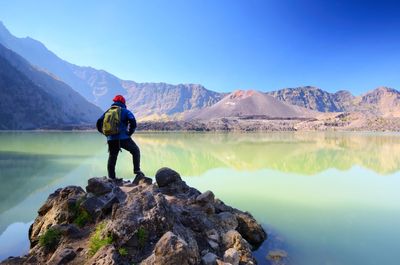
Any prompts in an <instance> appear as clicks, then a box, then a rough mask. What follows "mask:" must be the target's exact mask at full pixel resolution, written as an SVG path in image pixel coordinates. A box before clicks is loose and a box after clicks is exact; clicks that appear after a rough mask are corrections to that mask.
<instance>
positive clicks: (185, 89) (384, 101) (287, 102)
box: [0, 22, 400, 128]
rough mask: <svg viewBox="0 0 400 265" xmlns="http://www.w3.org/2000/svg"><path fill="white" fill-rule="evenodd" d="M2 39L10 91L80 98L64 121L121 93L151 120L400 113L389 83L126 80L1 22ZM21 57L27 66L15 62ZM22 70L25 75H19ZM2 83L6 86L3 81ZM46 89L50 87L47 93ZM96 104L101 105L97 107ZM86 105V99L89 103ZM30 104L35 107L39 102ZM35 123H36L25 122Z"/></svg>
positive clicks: (4, 74)
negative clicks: (232, 85)
mask: <svg viewBox="0 0 400 265" xmlns="http://www.w3.org/2000/svg"><path fill="white" fill-rule="evenodd" d="M0 44H1V45H3V46H4V47H3V46H2V48H1V49H2V50H3V55H4V54H10V52H11V51H13V52H14V53H13V54H15V55H13V56H9V57H8V58H6V59H5V58H3V59H2V65H3V68H4V69H2V78H3V79H4V80H0V82H2V84H3V83H5V80H6V79H5V78H6V77H7V78H8V79H7V80H8V81H7V82H8V88H7V89H8V90H7V91H10V87H11V86H13V85H15V86H19V89H20V91H30V92H29V93H34V91H39V92H38V95H41V98H42V99H43V101H44V102H48V101H49V104H48V105H49V106H50V105H52V104H54V102H57V103H55V104H56V105H55V106H64V105H63V104H67V103H63V104H61V105H60V104H59V102H63V101H68V100H66V94H65V93H66V92H65V91H67V90H68V91H69V92H68V93H69V94H68V93H67V94H68V95H69V97H70V98H73V99H74V100H72V102H75V101H76V102H80V103H79V104H75V105H73V104H72V105H71V104H70V105H68V104H67V105H68V107H66V106H67V105H65V107H64V110H63V112H65V117H64V118H57V119H56V118H54V120H53V122H52V123H53V124H55V123H57V122H56V121H58V123H59V124H63V123H66V122H67V123H82V122H89V121H90V122H92V121H93V120H94V119H95V117H97V115H99V113H101V110H100V109H99V108H101V109H102V110H103V111H104V110H106V109H107V108H108V107H109V105H110V104H111V103H112V101H111V99H112V98H113V97H114V95H116V94H122V95H124V96H125V97H126V99H127V106H128V108H130V109H131V110H132V111H133V112H134V114H135V115H136V117H137V118H138V119H139V120H150V121H154V120H171V119H175V120H176V119H183V120H194V119H198V120H210V119H213V118H225V117H264V118H268V119H270V118H272V119H278V118H284V119H287V118H290V119H292V118H299V119H303V118H307V117H308V118H310V117H317V116H318V117H323V116H321V115H320V114H321V113H331V112H352V113H362V114H363V115H367V116H378V117H384V118H397V117H400V93H399V92H398V91H397V90H395V89H392V88H387V87H379V88H376V89H374V90H372V91H370V92H368V93H366V94H364V95H361V96H354V95H352V94H351V93H350V92H349V91H346V90H341V91H338V92H335V93H330V92H327V91H324V90H322V89H320V88H317V87H312V86H304V87H296V88H284V89H280V90H277V91H272V92H259V91H255V90H248V91H242V90H237V91H234V92H232V93H219V92H214V91H211V90H208V89H206V88H205V87H203V86H202V85H199V84H178V85H173V84H167V83H152V82H148V83H138V82H135V81H131V80H122V79H120V78H118V77H116V76H115V75H113V74H110V73H108V72H106V71H104V70H98V69H95V68H92V67H83V66H78V65H74V64H72V63H69V62H67V61H65V60H63V59H61V58H60V57H58V56H57V55H56V54H54V53H53V52H51V51H50V50H48V49H47V48H46V47H45V46H44V45H43V44H42V43H41V42H39V41H37V40H34V39H32V38H29V37H26V38H18V37H15V36H13V35H12V34H11V33H10V32H9V31H8V30H7V28H6V27H5V26H4V25H3V24H2V23H1V22H0ZM5 51H7V52H5ZM17 54H18V55H17ZM3 57H4V56H3ZM22 61H23V63H22V64H23V65H24V67H22V68H23V69H22V68H21V67H20V68H18V67H16V65H18V64H20V62H22ZM18 62H19V63H18ZM11 68H13V69H14V70H16V71H17V72H15V71H14V70H11ZM7 69H8V70H7ZM28 69H30V70H28ZM13 71H14V72H13ZM19 75H23V76H24V77H19ZM38 76H40V78H38ZM44 76H45V77H46V78H44ZM24 78H25V79H24ZM17 79H18V80H17ZM44 79H45V80H44ZM12 80H14V81H15V84H14V83H13V81H12ZM22 80H25V81H26V82H28V81H31V82H32V83H33V84H31V85H29V88H25V87H27V86H28V85H27V83H26V82H25V81H24V82H25V83H24V82H22ZM21 82H22V83H24V84H22V83H21ZM41 82H42V83H45V85H42V83H41ZM50 87H51V88H52V90H50ZM59 87H62V88H63V89H59ZM1 89H2V91H6V90H5V89H6V88H4V87H1ZM71 90H75V91H76V93H75V92H74V93H75V94H74V93H72V92H71ZM43 91H44V92H46V93H47V94H46V95H47V97H46V96H45V95H44V94H43V93H44V92H43ZM61 91H64V92H61ZM27 93H28V92H27ZM3 94H4V93H3ZM42 94H43V95H42ZM35 97H38V96H35ZM35 97H33V98H35ZM82 97H83V98H84V99H86V100H84V99H82ZM50 101H51V103H50ZM2 102H3V103H4V102H5V101H4V100H2ZM3 103H2V104H3ZM93 104H94V105H97V106H98V107H99V108H96V107H94V106H93ZM82 105H86V106H87V109H85V108H84V107H83V106H82ZM72 106H74V107H77V108H78V109H79V108H80V112H81V113H86V112H87V111H89V112H88V113H90V114H86V115H87V117H86V116H85V115H82V119H80V120H79V119H78V120H77V119H76V117H77V116H76V115H75V114H72V113H73V111H72V109H73V108H74V107H72ZM78 106H79V107H78ZM31 108H32V110H33V111H32V112H33V113H34V112H35V111H36V110H35V106H31ZM3 109H4V111H3ZM6 109H7V107H6V106H2V108H1V109H0V110H1V114H2V115H3V114H5V113H7V110H6ZM55 112H56V111H55ZM50 113H54V111H51V112H50ZM67 117H69V118H67ZM74 119H75V120H74ZM1 120H3V118H1ZM46 124H51V122H50V121H48V122H46ZM35 126H36V125H35V124H31V125H29V126H27V127H26V128H34V127H35ZM41 126H43V125H41ZM24 128H25V127H24Z"/></svg>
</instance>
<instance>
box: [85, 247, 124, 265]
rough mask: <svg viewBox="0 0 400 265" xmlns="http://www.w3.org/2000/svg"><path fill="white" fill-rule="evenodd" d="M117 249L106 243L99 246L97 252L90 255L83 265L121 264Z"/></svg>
mask: <svg viewBox="0 0 400 265" xmlns="http://www.w3.org/2000/svg"><path fill="white" fill-rule="evenodd" d="M122 264H126V263H123V262H121V259H120V257H119V254H118V251H117V250H116V249H115V247H114V246H113V245H106V246H104V247H102V248H100V249H99V250H98V251H97V253H96V254H95V255H94V256H93V257H91V258H90V259H89V260H88V261H87V262H85V265H122Z"/></svg>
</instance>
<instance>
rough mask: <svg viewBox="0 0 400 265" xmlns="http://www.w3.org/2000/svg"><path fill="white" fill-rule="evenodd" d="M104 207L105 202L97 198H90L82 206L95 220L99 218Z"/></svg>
mask: <svg viewBox="0 0 400 265" xmlns="http://www.w3.org/2000/svg"><path fill="white" fill-rule="evenodd" d="M103 206H104V202H103V201H102V200H100V199H99V198H97V197H89V198H87V199H85V200H84V201H83V202H82V203H81V205H80V207H81V208H82V209H84V210H86V211H87V212H88V213H89V215H90V216H91V217H92V218H93V219H96V218H97V216H98V215H99V214H100V212H101V209H102V207H103Z"/></svg>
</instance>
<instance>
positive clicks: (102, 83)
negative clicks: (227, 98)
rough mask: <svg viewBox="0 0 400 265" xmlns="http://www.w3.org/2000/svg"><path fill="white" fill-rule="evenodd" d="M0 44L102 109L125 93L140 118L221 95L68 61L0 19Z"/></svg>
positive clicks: (194, 105) (203, 104)
mask: <svg viewBox="0 0 400 265" xmlns="http://www.w3.org/2000/svg"><path fill="white" fill-rule="evenodd" d="M0 44H3V45H4V46H6V47H7V48H9V49H11V50H13V51H15V52H16V53H18V54H20V55H21V56H22V57H24V58H26V59H27V60H28V61H29V62H30V63H31V64H33V65H36V66H38V67H39V68H42V69H45V70H46V71H48V72H50V73H52V74H54V75H55V76H57V77H58V78H59V79H61V80H63V81H64V82H65V83H67V84H68V85H69V86H71V87H72V88H73V89H75V90H76V91H77V92H79V93H80V94H81V95H82V96H84V97H85V98H86V99H87V100H88V101H90V102H92V103H94V104H96V105H98V106H100V107H101V108H102V109H103V110H105V109H107V108H108V107H109V106H110V104H111V103H112V101H111V99H112V98H113V97H114V96H115V95H116V94H122V95H124V96H127V97H128V99H129V100H128V104H129V107H131V108H132V109H133V111H134V112H136V113H135V114H136V116H137V117H138V118H139V119H142V118H146V117H147V118H152V117H153V118H154V117H162V116H163V115H169V114H173V113H177V112H179V111H184V110H187V109H192V108H193V109H197V108H202V107H206V106H210V105H211V104H213V103H215V102H217V101H218V100H219V99H221V97H222V95H221V94H220V93H217V92H212V91H209V90H206V89H205V88H204V87H202V86H200V85H194V84H179V85H171V84H165V83H136V82H134V81H124V80H121V79H119V78H118V77H116V76H114V75H112V74H110V73H108V72H106V71H104V70H97V69H94V68H92V67H82V66H77V65H74V64H71V63H69V62H67V61H65V60H62V59H61V58H59V57H58V56H57V55H55V54H54V53H53V52H51V51H49V50H48V49H47V48H46V47H45V46H44V45H43V44H42V43H41V42H39V41H37V40H34V39H32V38H29V37H27V38H17V37H15V36H13V35H12V34H11V33H10V32H9V31H8V30H7V28H6V27H5V26H4V25H3V24H2V23H1V22H0Z"/></svg>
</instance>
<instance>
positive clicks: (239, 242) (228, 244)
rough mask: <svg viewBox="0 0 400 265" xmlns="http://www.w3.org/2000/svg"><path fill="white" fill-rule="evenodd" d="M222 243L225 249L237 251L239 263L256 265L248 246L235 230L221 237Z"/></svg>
mask: <svg viewBox="0 0 400 265" xmlns="http://www.w3.org/2000/svg"><path fill="white" fill-rule="evenodd" d="M222 242H223V244H224V246H225V248H226V249H229V248H234V249H235V250H237V251H238V253H239V256H240V262H244V263H245V264H256V261H255V259H254V257H253V255H252V252H251V246H250V244H249V243H248V242H247V241H246V240H245V239H243V237H242V236H241V234H239V232H238V231H236V230H229V231H228V232H226V233H225V234H224V235H223V238H222Z"/></svg>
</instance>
